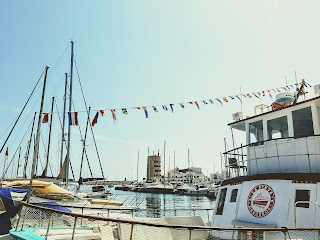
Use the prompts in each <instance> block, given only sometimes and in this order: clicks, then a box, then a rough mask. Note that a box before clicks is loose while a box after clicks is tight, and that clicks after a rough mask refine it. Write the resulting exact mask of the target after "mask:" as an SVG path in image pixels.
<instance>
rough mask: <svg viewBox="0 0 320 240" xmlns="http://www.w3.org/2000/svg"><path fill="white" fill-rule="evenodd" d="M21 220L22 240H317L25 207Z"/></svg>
mask: <svg viewBox="0 0 320 240" xmlns="http://www.w3.org/2000/svg"><path fill="white" fill-rule="evenodd" d="M19 216H20V217H19V220H18V222H17V223H16V225H15V226H14V228H13V229H12V230H11V231H10V234H11V236H13V237H15V238H19V239H80V238H81V239H101V240H103V239H109V240H125V239H130V240H138V239H139V240H142V239H153V240H160V239H161V240H162V239H169V240H171V239H172V240H178V239H179V240H184V239H186V240H192V239H193V240H195V239H198V240H199V239H292V237H295V239H318V237H319V232H320V229H312V228H299V229H288V228H260V227H259V228H248V227H243V228H218V227H213V226H208V225H206V224H205V223H204V221H203V220H201V218H199V217H198V216H193V217H189V218H186V217H164V218H131V219H130V218H110V217H103V216H92V215H85V214H80V213H74V212H66V211H61V210H56V209H52V208H48V207H43V206H39V205H33V204H28V203H23V207H22V210H21V211H20V213H19Z"/></svg>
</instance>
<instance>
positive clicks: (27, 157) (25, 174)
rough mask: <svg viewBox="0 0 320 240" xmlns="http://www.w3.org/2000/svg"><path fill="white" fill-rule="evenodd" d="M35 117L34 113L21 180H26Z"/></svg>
mask: <svg viewBox="0 0 320 240" xmlns="http://www.w3.org/2000/svg"><path fill="white" fill-rule="evenodd" d="M36 115H37V112H35V113H34V116H33V121H32V128H31V133H30V139H29V142H28V146H27V151H26V155H25V160H24V168H23V175H22V177H23V178H27V166H28V159H29V154H30V148H31V143H32V135H33V129H34V123H35V120H36Z"/></svg>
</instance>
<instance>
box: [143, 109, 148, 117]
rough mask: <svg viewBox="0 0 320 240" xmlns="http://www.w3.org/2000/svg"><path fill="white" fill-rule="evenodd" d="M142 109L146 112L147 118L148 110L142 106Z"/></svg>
mask: <svg viewBox="0 0 320 240" xmlns="http://www.w3.org/2000/svg"><path fill="white" fill-rule="evenodd" d="M142 109H143V110H144V113H145V114H146V118H148V111H147V107H142Z"/></svg>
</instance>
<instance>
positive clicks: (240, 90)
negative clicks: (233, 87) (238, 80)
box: [240, 86, 242, 112]
mask: <svg viewBox="0 0 320 240" xmlns="http://www.w3.org/2000/svg"><path fill="white" fill-rule="evenodd" d="M240 99H241V100H240V104H241V112H242V92H241V86H240Z"/></svg>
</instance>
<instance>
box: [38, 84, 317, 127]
mask: <svg viewBox="0 0 320 240" xmlns="http://www.w3.org/2000/svg"><path fill="white" fill-rule="evenodd" d="M300 84H303V83H300ZM299 87H300V85H299V84H291V85H288V86H283V87H277V88H271V89H267V90H262V91H255V92H249V93H240V94H237V95H228V96H225V97H220V98H212V99H202V100H196V101H187V102H180V103H170V104H168V103H167V104H161V105H150V106H142V107H140V106H136V107H126V108H119V110H120V111H122V113H123V114H124V115H127V114H128V109H137V110H141V109H143V111H144V113H145V117H146V118H149V112H148V108H150V109H153V111H154V112H155V113H158V112H159V110H158V109H159V108H162V109H163V110H164V111H168V110H169V107H170V110H171V112H172V113H173V112H174V105H175V104H176V105H179V106H180V107H181V109H185V108H186V106H187V105H188V104H190V105H195V106H196V107H197V109H198V110H200V105H201V104H202V105H204V106H205V105H208V103H210V104H214V102H215V101H217V102H219V103H220V104H221V106H222V107H223V105H224V104H227V103H229V102H231V101H233V100H235V101H237V100H236V99H238V100H239V101H240V103H241V104H242V102H243V101H242V98H244V99H247V100H249V99H250V100H251V99H259V100H262V98H263V97H266V96H269V97H270V98H271V100H273V94H278V93H281V91H286V92H287V91H290V90H292V89H294V91H295V90H296V88H299ZM307 87H311V85H310V84H308V83H306V82H305V84H304V88H307ZM304 88H303V89H302V92H303V93H302V94H304V95H305V93H306V90H305V89H304ZM106 110H110V111H111V114H112V119H113V123H114V124H116V123H117V116H116V110H117V109H115V108H113V109H100V110H95V111H97V112H96V115H95V117H94V119H93V121H92V123H91V124H92V126H94V125H95V124H96V123H97V122H98V117H99V114H100V115H101V116H104V114H105V111H106ZM49 114H52V113H44V117H43V120H42V123H47V122H48V120H49ZM68 116H69V124H70V125H78V112H69V113H68Z"/></svg>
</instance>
